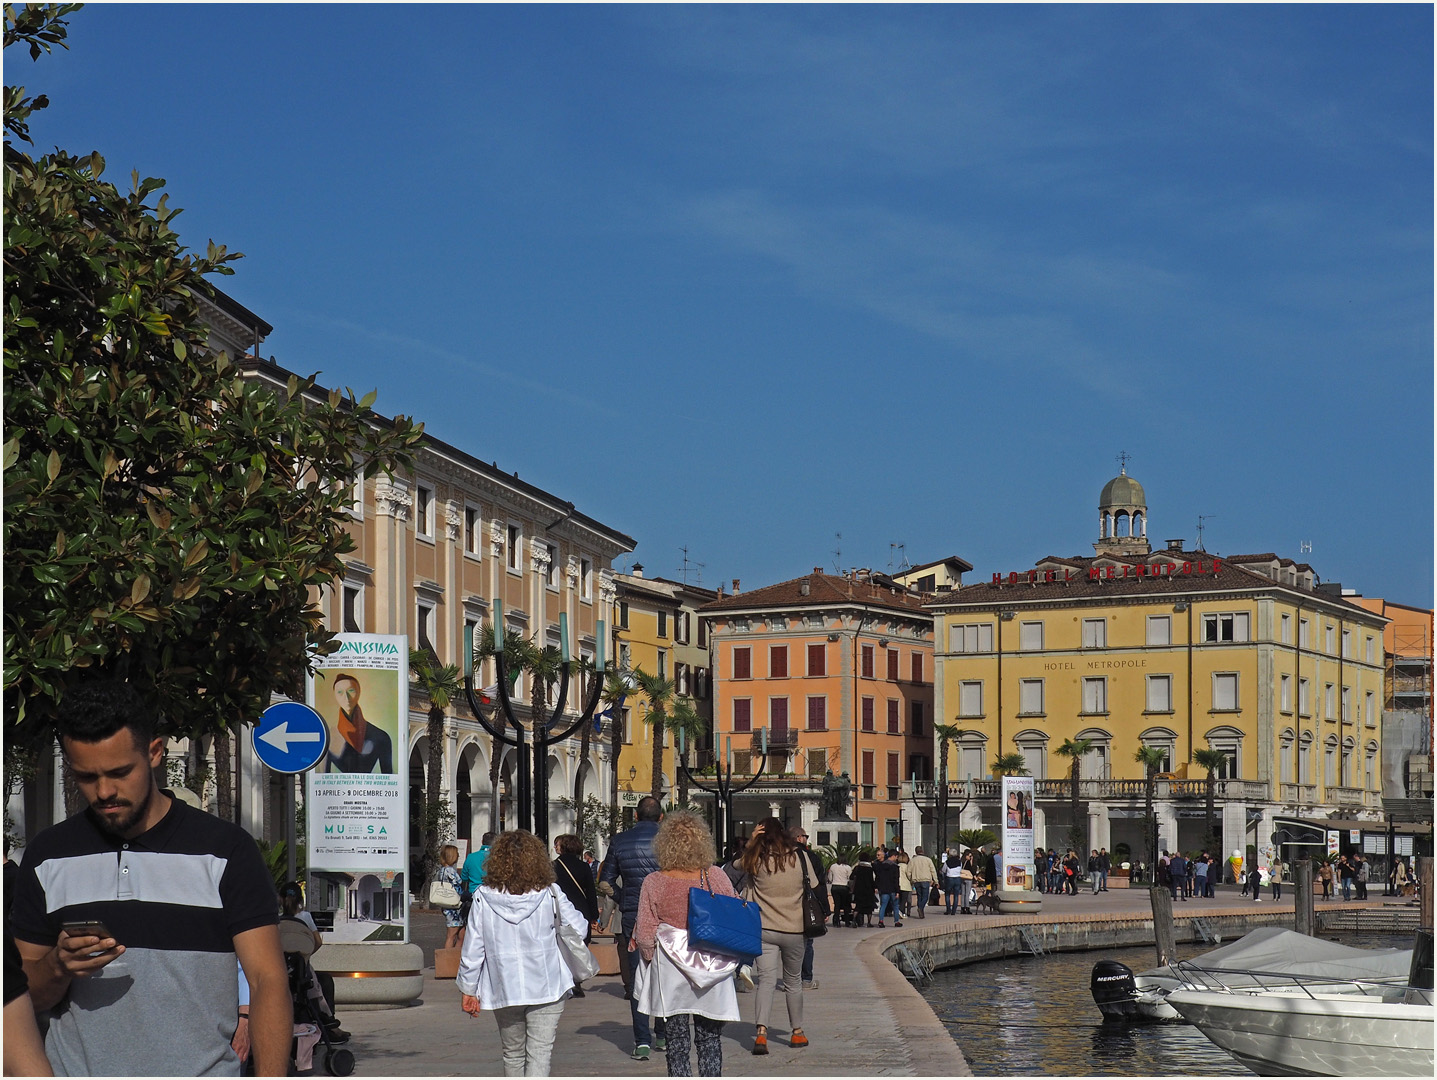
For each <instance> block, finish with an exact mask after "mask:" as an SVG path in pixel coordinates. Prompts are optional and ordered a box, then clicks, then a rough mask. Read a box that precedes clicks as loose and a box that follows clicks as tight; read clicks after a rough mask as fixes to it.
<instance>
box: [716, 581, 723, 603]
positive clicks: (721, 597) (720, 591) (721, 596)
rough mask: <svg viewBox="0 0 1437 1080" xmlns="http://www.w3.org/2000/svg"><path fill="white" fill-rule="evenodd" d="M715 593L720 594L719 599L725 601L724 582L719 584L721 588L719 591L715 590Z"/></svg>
mask: <svg viewBox="0 0 1437 1080" xmlns="http://www.w3.org/2000/svg"><path fill="white" fill-rule="evenodd" d="M715 591H716V592H717V593H718V599H720V600H722V599H723V582H722V581H720V582H719V587H718V589H717V590H715Z"/></svg>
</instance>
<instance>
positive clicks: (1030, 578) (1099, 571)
mask: <svg viewBox="0 0 1437 1080" xmlns="http://www.w3.org/2000/svg"><path fill="white" fill-rule="evenodd" d="M1221 569H1222V560H1221V559H1211V560H1208V561H1206V562H1204V561H1203V560H1201V559H1200V560H1198V561H1197V562H1155V563H1138V564H1137V565H1136V566H1129V565H1126V564H1124V565H1122V566H1111V565H1110V566H1090V567H1088V573H1087V580H1089V581H1121V580H1122V579H1123V578H1128V579H1130V580H1131V579H1133V578H1145V577H1150V578H1156V577H1166V578H1175V577H1193V576H1195V575H1197V574H1216V573H1217V572H1218V571H1219V570H1221ZM1083 577H1084V575H1083V573H1082V571H1078V572H1077V573H1074V572H1073V571H1072V570H1066V569H1064V570H1013V571H1010V572H1009V573H1007V574H1002V573H995V574H994V575H993V580H992V582H991V584H993V585H1046V584H1054V583H1063V582H1069V581H1081V580H1083Z"/></svg>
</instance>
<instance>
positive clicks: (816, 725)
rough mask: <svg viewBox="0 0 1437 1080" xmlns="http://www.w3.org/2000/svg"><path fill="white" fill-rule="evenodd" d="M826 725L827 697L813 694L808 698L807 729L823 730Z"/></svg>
mask: <svg viewBox="0 0 1437 1080" xmlns="http://www.w3.org/2000/svg"><path fill="white" fill-rule="evenodd" d="M827 727H828V698H826V697H823V696H822V695H814V696H813V697H810V698H809V699H808V730H809V731H823V730H824V729H825V728H827Z"/></svg>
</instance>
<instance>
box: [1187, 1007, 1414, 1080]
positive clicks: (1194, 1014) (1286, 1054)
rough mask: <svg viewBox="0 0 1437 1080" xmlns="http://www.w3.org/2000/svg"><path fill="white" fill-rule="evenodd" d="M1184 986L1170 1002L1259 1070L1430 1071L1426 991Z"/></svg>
mask: <svg viewBox="0 0 1437 1080" xmlns="http://www.w3.org/2000/svg"><path fill="white" fill-rule="evenodd" d="M1371 990H1372V992H1371V993H1368V994H1361V993H1344V994H1328V993H1321V992H1315V991H1311V990H1309V989H1307V988H1306V987H1303V986H1289V987H1287V988H1284V989H1257V988H1234V987H1222V988H1218V989H1206V990H1197V989H1181V990H1174V991H1173V992H1172V993H1170V994H1168V995H1167V1001H1168V1004H1169V1005H1171V1006H1172V1007H1173V1008H1174V1009H1176V1010H1177V1011H1178V1012H1179V1013H1180V1014H1181V1015H1182V1017H1183V1018H1184V1019H1185V1020H1188V1021H1190V1022H1191V1023H1192V1024H1193V1025H1194V1026H1195V1027H1197V1028H1198V1030H1200V1031H1201V1032H1202V1033H1203V1034H1204V1035H1206V1036H1207V1037H1208V1038H1209V1039H1210V1040H1212V1041H1213V1042H1214V1043H1215V1044H1217V1045H1218V1046H1220V1047H1222V1048H1223V1049H1224V1050H1226V1051H1227V1052H1228V1053H1229V1054H1231V1055H1232V1056H1233V1057H1235V1058H1236V1059H1237V1060H1238V1061H1240V1062H1241V1063H1242V1064H1243V1065H1246V1066H1247V1067H1248V1068H1249V1069H1251V1070H1252V1071H1253V1072H1255V1073H1258V1074H1259V1075H1262V1076H1344V1077H1350V1076H1420V1077H1430V1076H1432V1065H1433V1057H1432V1032H1433V1020H1434V1015H1433V1007H1432V1000H1431V991H1430V990H1414V989H1410V988H1405V987H1398V988H1393V987H1373V988H1371Z"/></svg>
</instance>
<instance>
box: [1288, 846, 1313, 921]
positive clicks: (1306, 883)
mask: <svg viewBox="0 0 1437 1080" xmlns="http://www.w3.org/2000/svg"><path fill="white" fill-rule="evenodd" d="M1292 928H1293V929H1294V930H1296V931H1297V932H1298V933H1299V934H1306V935H1307V936H1308V937H1311V936H1312V932H1313V930H1315V929H1316V927H1315V926H1314V925H1313V912H1312V860H1311V859H1307V858H1300V859H1298V860H1297V861H1295V862H1294V863H1293V864H1292Z"/></svg>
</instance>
